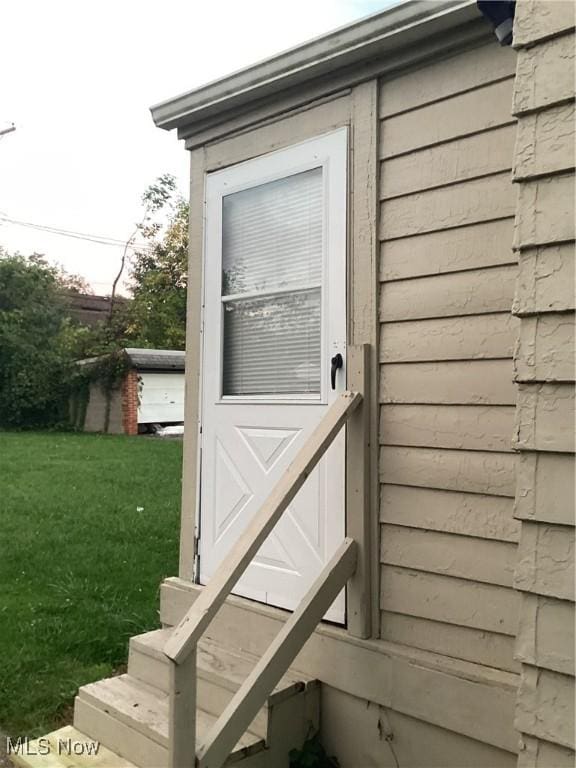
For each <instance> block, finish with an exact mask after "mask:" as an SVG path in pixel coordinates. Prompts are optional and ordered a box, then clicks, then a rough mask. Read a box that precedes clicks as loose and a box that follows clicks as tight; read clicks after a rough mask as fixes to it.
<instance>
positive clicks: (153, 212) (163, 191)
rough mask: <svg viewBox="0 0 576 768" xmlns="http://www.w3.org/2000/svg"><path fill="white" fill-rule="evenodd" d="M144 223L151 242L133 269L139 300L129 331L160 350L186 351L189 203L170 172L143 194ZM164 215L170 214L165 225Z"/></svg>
mask: <svg viewBox="0 0 576 768" xmlns="http://www.w3.org/2000/svg"><path fill="white" fill-rule="evenodd" d="M142 202H143V203H144V207H145V214H144V219H143V221H142V223H141V224H139V225H138V230H139V232H140V234H141V235H142V236H143V237H144V240H145V241H146V246H145V247H144V248H140V249H139V250H138V249H136V252H135V255H134V257H133V261H132V268H131V271H130V277H131V289H132V293H133V301H132V302H131V307H130V311H129V312H130V315H129V323H128V329H127V335H128V337H129V338H130V339H131V341H132V343H134V344H136V345H137V346H142V347H153V348H157V349H184V346H185V340H186V284H187V267H188V203H187V202H186V201H185V200H184V199H183V198H182V197H180V196H179V195H178V194H177V192H176V182H175V179H174V177H173V176H170V175H169V174H165V175H164V176H160V177H159V178H158V179H157V180H156V182H155V183H154V184H152V185H151V186H150V187H148V189H147V190H146V192H145V193H144V195H143V197H142ZM158 214H162V215H163V216H164V217H165V218H167V223H166V224H165V225H163V224H162V223H161V221H159V220H158Z"/></svg>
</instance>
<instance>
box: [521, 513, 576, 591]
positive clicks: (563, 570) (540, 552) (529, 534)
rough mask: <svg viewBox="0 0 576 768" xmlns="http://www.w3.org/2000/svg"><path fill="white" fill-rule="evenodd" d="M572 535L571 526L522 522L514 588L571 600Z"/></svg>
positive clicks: (572, 529) (572, 580) (572, 588)
mask: <svg viewBox="0 0 576 768" xmlns="http://www.w3.org/2000/svg"><path fill="white" fill-rule="evenodd" d="M574 536H575V531H574V528H573V527H571V526H570V527H569V526H563V525H550V524H548V523H528V522H524V523H523V524H522V529H521V533H520V543H519V546H518V561H517V563H516V573H515V575H514V587H515V589H519V590H521V591H522V592H534V593H536V594H538V595H544V596H547V597H557V598H559V599H560V600H571V601H574Z"/></svg>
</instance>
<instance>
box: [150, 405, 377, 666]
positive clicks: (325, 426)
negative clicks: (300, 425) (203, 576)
mask: <svg viewBox="0 0 576 768" xmlns="http://www.w3.org/2000/svg"><path fill="white" fill-rule="evenodd" d="M361 400H362V395H360V394H358V393H357V392H344V393H343V394H342V395H340V396H339V397H338V399H337V400H336V401H335V402H334V403H333V405H332V406H331V407H330V409H329V410H328V411H327V413H326V415H325V416H324V418H323V419H322V421H321V422H320V423H319V424H318V426H317V427H316V429H315V430H314V432H313V433H312V434H311V435H310V437H309V438H308V440H307V441H306V443H305V444H304V445H303V446H302V448H301V449H300V451H299V452H298V454H297V455H296V458H295V459H294V461H293V462H292V463H291V464H290V465H289V466H288V469H287V470H286V472H285V473H284V474H283V475H282V477H281V478H280V480H279V481H278V483H277V484H276V486H275V487H274V488H273V490H272V492H271V493H270V495H269V496H268V498H267V500H266V501H265V502H264V504H263V505H262V507H261V508H260V510H259V511H258V512H257V513H256V515H255V516H254V517H253V519H252V520H251V521H250V523H249V524H248V526H247V527H246V529H245V530H244V532H243V533H242V535H241V536H240V538H239V539H238V541H237V543H236V545H235V546H234V548H233V550H232V552H230V553H229V555H228V557H227V558H226V560H225V561H224V562H223V563H222V565H221V566H220V567H219V568H218V569H217V571H216V573H215V574H214V576H212V578H211V580H210V583H209V584H208V585H207V586H206V587H205V588H204V589H203V591H202V594H201V595H200V597H199V598H198V600H197V601H196V602H195V603H194V605H193V606H192V608H191V609H190V613H189V614H187V615H186V616H185V617H184V618H183V619H182V621H181V622H180V623H179V624H178V626H177V627H176V628H175V629H174V631H173V633H172V635H171V637H170V639H169V640H168V642H167V643H166V647H165V649H164V652H165V653H166V655H167V656H168V657H169V658H171V659H173V660H174V661H176V662H177V663H181V662H182V661H183V660H184V659H185V658H186V656H187V654H188V653H189V652H190V650H191V649H192V648H194V647H195V645H196V643H197V642H198V639H199V638H200V637H201V636H202V634H203V633H204V630H205V629H206V627H207V626H208V625H209V624H210V622H211V621H212V619H213V618H214V615H215V614H216V612H217V611H218V609H219V608H220V606H221V605H222V603H223V602H224V600H225V599H226V597H227V596H228V595H229V594H230V591H231V589H232V587H233V586H234V585H235V584H236V582H237V581H238V579H239V578H240V576H241V575H242V573H243V572H244V570H245V569H246V567H247V566H248V565H249V564H250V562H251V561H252V559H253V558H254V555H255V554H256V553H257V552H258V550H259V549H260V547H261V546H262V544H263V543H264V541H265V540H266V538H267V537H268V534H269V533H270V531H271V530H272V528H274V526H275V525H276V523H277V522H278V520H279V518H280V516H281V515H282V513H283V512H284V510H285V509H286V507H287V506H288V505H289V504H290V502H291V501H292V499H293V498H294V496H295V495H296V494H297V493H298V491H299V490H300V488H301V487H302V485H303V484H304V482H305V480H306V478H307V477H308V475H309V474H310V472H311V471H312V469H314V467H315V466H316V464H317V463H318V461H319V460H320V459H321V458H322V456H323V455H324V453H325V451H326V449H327V448H328V446H329V445H331V443H332V441H333V439H334V437H335V436H336V435H337V434H338V432H339V431H340V429H341V428H342V426H343V424H344V423H345V422H346V420H347V419H348V417H349V415H350V414H351V413H352V412H353V411H354V410H355V409H356V408H357V407H358V405H359V404H360V402H361Z"/></svg>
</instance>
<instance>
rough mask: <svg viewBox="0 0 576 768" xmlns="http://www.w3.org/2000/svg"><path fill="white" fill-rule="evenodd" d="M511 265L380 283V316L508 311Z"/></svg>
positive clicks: (513, 273)
mask: <svg viewBox="0 0 576 768" xmlns="http://www.w3.org/2000/svg"><path fill="white" fill-rule="evenodd" d="M516 273H517V268H516V266H514V265H510V266H502V267H493V268H492V269H477V270H470V271H468V272H455V273H452V274H448V275H435V276H433V277H417V278H414V279H412V280H396V281H394V282H389V283H383V284H382V289H381V291H380V319H381V320H382V321H385V322H389V321H394V320H416V319H427V318H435V317H451V316H460V315H479V314H492V313H494V312H509V311H510V309H511V307H512V301H513V298H514V284H515V279H516Z"/></svg>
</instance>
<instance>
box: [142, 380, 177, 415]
mask: <svg viewBox="0 0 576 768" xmlns="http://www.w3.org/2000/svg"><path fill="white" fill-rule="evenodd" d="M138 378H139V380H140V398H139V401H140V402H139V405H138V423H139V424H150V423H153V422H157V423H160V424H165V423H168V422H175V421H184V373H140V374H139V376H138Z"/></svg>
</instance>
